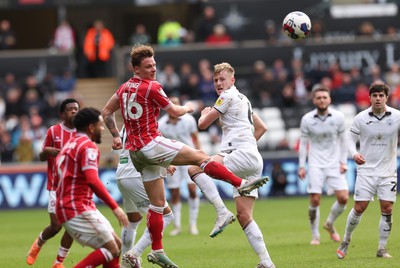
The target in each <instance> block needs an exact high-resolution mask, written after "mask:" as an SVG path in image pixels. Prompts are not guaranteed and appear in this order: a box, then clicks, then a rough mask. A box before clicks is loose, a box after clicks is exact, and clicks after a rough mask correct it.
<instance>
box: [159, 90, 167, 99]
mask: <svg viewBox="0 0 400 268" xmlns="http://www.w3.org/2000/svg"><path fill="white" fill-rule="evenodd" d="M158 91H159V92H160V94H161V95H162V96H163V97H165V98H167V94H165V92H164V90H163V89H162V88H160V89H159V90H158Z"/></svg>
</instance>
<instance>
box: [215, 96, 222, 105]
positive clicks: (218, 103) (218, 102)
mask: <svg viewBox="0 0 400 268" xmlns="http://www.w3.org/2000/svg"><path fill="white" fill-rule="evenodd" d="M223 102H224V98H221V97H219V98H218V100H217V101H216V102H215V104H216V105H217V106H220V105H222V103H223Z"/></svg>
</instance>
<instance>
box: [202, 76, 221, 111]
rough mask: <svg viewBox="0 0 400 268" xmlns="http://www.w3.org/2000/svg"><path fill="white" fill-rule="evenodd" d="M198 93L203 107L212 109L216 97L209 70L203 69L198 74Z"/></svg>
mask: <svg viewBox="0 0 400 268" xmlns="http://www.w3.org/2000/svg"><path fill="white" fill-rule="evenodd" d="M199 91H200V100H201V101H202V103H203V106H205V107H208V106H210V107H212V106H213V105H214V103H215V100H216V99H217V98H218V95H217V93H216V92H215V88H214V79H213V73H212V72H211V70H210V69H203V71H201V72H200V81H199Z"/></svg>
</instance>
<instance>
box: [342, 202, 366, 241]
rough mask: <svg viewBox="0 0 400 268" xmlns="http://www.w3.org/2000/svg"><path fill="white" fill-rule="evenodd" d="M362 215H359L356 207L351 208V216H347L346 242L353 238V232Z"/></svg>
mask: <svg viewBox="0 0 400 268" xmlns="http://www.w3.org/2000/svg"><path fill="white" fill-rule="evenodd" d="M361 217H362V214H361V215H358V214H357V213H356V212H355V211H354V208H352V209H351V211H350V213H349V216H347V222H346V232H345V234H344V238H343V240H344V241H346V242H350V240H351V235H352V234H353V231H354V229H356V227H357V225H358V224H359V223H360V221H361Z"/></svg>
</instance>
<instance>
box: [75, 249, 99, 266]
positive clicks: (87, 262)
mask: <svg viewBox="0 0 400 268" xmlns="http://www.w3.org/2000/svg"><path fill="white" fill-rule="evenodd" d="M106 261H107V259H106V256H104V254H103V252H101V250H100V249H99V248H98V249H96V250H95V251H93V252H92V253H90V254H89V255H87V256H86V258H84V259H83V260H81V261H80V262H79V263H78V264H77V265H75V266H74V268H94V267H97V266H99V265H102V264H104V263H106Z"/></svg>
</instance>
